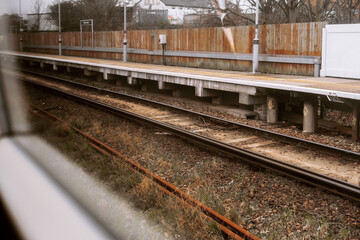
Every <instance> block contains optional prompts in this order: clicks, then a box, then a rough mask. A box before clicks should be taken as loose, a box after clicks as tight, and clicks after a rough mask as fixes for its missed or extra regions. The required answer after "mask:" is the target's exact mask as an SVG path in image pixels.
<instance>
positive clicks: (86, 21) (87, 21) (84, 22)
mask: <svg viewBox="0 0 360 240" xmlns="http://www.w3.org/2000/svg"><path fill="white" fill-rule="evenodd" d="M83 26H91V47H92V48H93V47H94V19H84V20H80V46H81V47H82V46H83V43H82V28H83Z"/></svg>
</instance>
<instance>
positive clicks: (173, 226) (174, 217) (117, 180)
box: [32, 117, 223, 239]
mask: <svg viewBox="0 0 360 240" xmlns="http://www.w3.org/2000/svg"><path fill="white" fill-rule="evenodd" d="M32 121H33V122H35V132H37V133H38V134H40V135H41V136H42V137H43V138H44V139H46V140H47V141H48V142H49V143H51V144H52V145H54V146H55V147H56V148H58V149H59V150H60V151H61V152H63V153H64V154H66V155H67V156H68V157H69V159H71V160H73V161H74V162H75V163H76V164H77V165H79V166H80V167H82V168H83V169H84V170H85V171H87V172H88V173H89V174H91V175H93V176H95V177H96V178H98V179H99V180H100V181H101V182H102V183H104V186H105V187H107V188H109V189H111V190H112V191H113V192H115V193H116V194H118V195H119V196H121V197H122V198H124V197H125V198H126V199H127V200H128V201H129V202H130V203H131V204H132V205H133V206H134V207H136V208H137V209H139V210H141V211H143V212H144V213H146V216H147V217H148V218H149V220H150V221H152V222H153V223H154V224H160V225H162V226H163V227H164V229H165V230H166V235H167V236H169V237H172V238H175V239H176V238H182V239H223V236H222V234H221V232H220V231H219V229H218V227H217V225H216V223H212V222H209V221H208V220H207V219H205V217H204V216H203V215H202V214H201V213H200V212H199V211H198V210H197V209H194V208H189V207H188V205H186V204H185V203H183V202H181V201H179V200H178V199H176V198H174V197H169V196H168V195H165V194H164V193H163V192H162V191H161V190H160V189H159V188H158V187H157V186H156V185H155V184H154V183H153V182H152V181H150V180H149V179H148V178H145V177H143V176H142V175H140V174H139V173H137V172H135V171H133V170H131V169H130V168H129V166H128V165H126V164H125V163H124V162H122V161H121V159H118V158H113V157H107V156H104V155H101V154H99V153H98V152H96V150H94V149H93V148H92V147H90V145H89V144H88V142H87V141H86V140H85V139H84V138H82V137H80V136H78V135H77V134H76V133H75V132H74V131H73V130H71V128H70V127H69V126H68V125H66V124H50V123H49V122H47V121H45V120H42V119H38V118H37V117H36V118H33V119H32ZM75 125H76V126H77V127H79V128H87V127H90V125H89V122H87V121H77V122H76V123H75ZM128 140H131V139H128ZM135 141H137V140H136V139H135ZM127 147H130V146H127ZM128 150H131V151H134V150H135V149H129V148H128Z"/></svg>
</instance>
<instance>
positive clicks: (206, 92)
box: [195, 87, 220, 97]
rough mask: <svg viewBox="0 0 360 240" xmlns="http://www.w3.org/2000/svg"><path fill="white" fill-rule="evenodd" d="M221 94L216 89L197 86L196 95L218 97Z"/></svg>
mask: <svg viewBox="0 0 360 240" xmlns="http://www.w3.org/2000/svg"><path fill="white" fill-rule="evenodd" d="M219 95H220V94H219V93H218V92H217V91H216V90H212V89H206V88H203V87H195V96H196V97H217V96H219Z"/></svg>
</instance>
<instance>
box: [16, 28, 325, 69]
mask: <svg viewBox="0 0 360 240" xmlns="http://www.w3.org/2000/svg"><path fill="white" fill-rule="evenodd" d="M325 25H326V23H322V22H317V23H297V24H274V25H260V26H259V39H260V49H259V51H260V54H270V55H298V56H321V41H322V28H323V27H325ZM159 34H165V35H167V50H168V51H203V52H222V53H231V52H233V49H234V53H245V54H251V53H252V48H253V39H254V35H255V28H254V26H237V27H226V28H222V27H216V28H193V29H190V28H186V29H168V30H131V31H128V32H127V41H128V48H134V49H143V50H149V51H154V50H161V45H160V44H159V43H158V36H159ZM23 36H24V37H23V38H24V44H25V45H27V46H57V45H58V33H57V32H50V33H48V32H47V33H45V32H41V33H24V35H23ZM82 37H83V46H84V47H91V32H83V35H82ZM12 38H13V40H12V41H17V39H18V37H12ZM62 40H63V41H62V42H63V46H80V33H79V32H65V33H62ZM232 41H233V43H234V48H232V47H231V42H232ZM13 45H14V47H13V49H16V50H17V48H16V45H19V44H13ZM122 46H123V31H113V32H110V31H107V32H106V31H103V32H95V33H94V47H101V48H122ZM30 50H31V51H39V52H40V49H39V48H37V49H36V48H34V49H30ZM41 52H42V53H46V52H49V53H54V50H44V49H41ZM64 54H68V55H74V56H86V57H98V58H110V59H119V60H120V59H121V57H119V56H121V54H119V53H99V52H85V51H70V50H66V51H64ZM128 59H129V61H135V62H144V63H159V64H161V63H162V58H161V57H158V56H149V55H145V54H128ZM167 63H168V64H170V65H177V66H188V67H206V68H215V69H224V70H241V71H250V70H251V62H250V61H236V60H222V59H205V58H195V57H194V58H193V57H167ZM260 70H261V71H263V72H269V73H284V74H303V75H312V74H313V66H312V65H304V64H283V63H264V62H261V63H260Z"/></svg>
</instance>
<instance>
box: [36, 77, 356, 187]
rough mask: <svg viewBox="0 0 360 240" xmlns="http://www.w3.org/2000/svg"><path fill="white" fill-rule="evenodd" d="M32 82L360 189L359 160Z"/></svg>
mask: <svg viewBox="0 0 360 240" xmlns="http://www.w3.org/2000/svg"><path fill="white" fill-rule="evenodd" d="M31 80H32V81H38V82H40V83H43V84H45V83H46V84H48V85H51V86H54V87H57V88H60V89H63V90H65V91H69V92H72V93H75V94H80V95H82V96H86V97H88V98H91V99H96V100H98V101H101V102H105V103H108V104H110V105H113V106H117V107H120V108H122V109H126V110H129V111H131V112H134V113H137V114H140V115H144V116H147V117H150V118H155V119H157V117H160V118H161V119H157V120H161V121H164V122H167V123H170V124H172V125H175V126H178V127H183V128H186V129H187V130H190V131H196V130H199V129H200V132H199V134H202V135H205V136H208V137H211V138H215V139H217V140H219V141H222V142H227V143H229V144H232V145H235V146H237V147H241V148H244V149H248V150H250V151H254V152H257V153H260V154H263V155H266V156H268V157H271V158H275V159H278V160H280V161H283V162H287V163H289V164H293V165H297V166H300V167H303V168H307V169H309V170H312V171H315V172H319V173H321V174H325V175H327V176H330V177H334V178H337V179H341V180H343V181H347V182H349V183H352V184H355V185H360V162H359V161H358V160H349V159H346V158H344V157H342V156H334V155H331V154H330V155H329V154H325V153H322V152H316V151H312V150H307V149H304V148H301V147H297V146H293V145H287V144H284V143H282V142H279V141H277V140H275V139H271V140H269V139H268V138H267V137H263V136H261V135H259V134H258V136H254V134H253V133H252V132H251V131H238V130H222V128H223V127H222V126H220V125H214V126H212V124H211V123H205V126H206V127H205V128H204V127H200V128H199V127H198V125H199V124H198V120H199V119H196V118H192V117H189V118H188V117H186V116H182V115H180V116H179V114H175V113H174V112H171V111H168V110H167V109H162V108H157V107H155V108H154V107H151V106H146V105H143V104H138V103H134V102H129V101H127V100H121V99H117V98H112V97H110V96H108V95H104V94H98V93H92V92H88V91H87V90H78V89H71V88H70V87H67V86H66V85H63V84H60V83H57V82H51V81H50V82H49V81H46V82H45V81H44V80H41V79H38V78H31ZM169 100H170V99H169ZM184 102H188V101H184ZM198 105H199V104H198ZM202 107H203V105H202ZM201 124H202V125H204V122H201ZM217 128H220V129H217Z"/></svg>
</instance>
